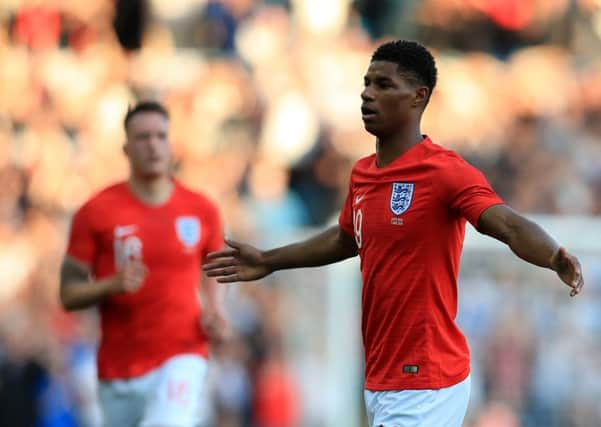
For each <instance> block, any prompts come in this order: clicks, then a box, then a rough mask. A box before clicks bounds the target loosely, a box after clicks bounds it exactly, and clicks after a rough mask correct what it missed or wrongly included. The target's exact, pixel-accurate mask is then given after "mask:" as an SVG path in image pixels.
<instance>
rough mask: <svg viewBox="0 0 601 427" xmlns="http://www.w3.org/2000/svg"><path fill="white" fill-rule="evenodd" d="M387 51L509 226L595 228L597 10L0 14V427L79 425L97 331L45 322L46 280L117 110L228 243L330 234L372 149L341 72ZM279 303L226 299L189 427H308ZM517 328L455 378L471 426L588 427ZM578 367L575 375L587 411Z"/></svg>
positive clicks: (112, 132)
mask: <svg viewBox="0 0 601 427" xmlns="http://www.w3.org/2000/svg"><path fill="white" fill-rule="evenodd" d="M391 37H406V38H416V39H418V40H420V41H421V42H423V43H424V44H426V45H427V46H428V47H430V48H431V49H432V51H433V53H434V54H435V56H436V59H437V63H438V69H439V76H440V77H439V84H438V86H437V88H436V89H435V92H434V95H433V97H432V100H431V102H430V105H429V106H428V109H427V112H426V114H425V116H424V121H423V129H422V131H424V132H425V133H427V134H428V135H429V136H430V137H431V138H432V139H433V140H434V141H435V142H438V143H440V144H442V145H445V146H447V147H450V148H453V149H455V150H457V151H459V152H460V153H461V154H462V155H464V156H465V157H466V158H467V159H468V160H469V161H470V162H472V163H473V164H475V165H476V166H477V167H479V168H481V169H482V170H483V171H484V173H485V174H486V175H487V177H488V178H489V180H490V181H491V183H492V185H493V187H494V188H495V189H496V190H497V191H498V192H499V193H500V195H501V196H502V197H503V198H504V199H505V200H507V201H508V202H509V203H510V204H511V205H512V206H513V207H515V208H516V209H518V210H520V211H523V212H529V213H547V214H557V215H565V214H583V215H599V214H601V1H599V0H465V1H457V0H423V1H417V0H379V1H375V0H355V1H350V0H329V1H320V0H152V1H147V2H146V1H143V0H131V1H116V0H87V1H85V2H81V1H77V0H44V1H42V0H3V1H2V2H1V3H0V188H2V190H1V191H0V278H1V286H0V425H2V426H4V425H6V426H11V427H13V426H14V427H19V426H34V425H35V426H49V427H50V426H52V427H54V426H56V427H58V426H82V427H84V426H86V427H87V426H90V427H95V426H98V425H99V419H100V415H99V413H98V409H97V406H96V404H95V384H94V381H93V378H94V369H95V365H94V363H95V362H94V357H95V355H94V346H95V343H96V341H97V335H98V329H97V318H96V315H95V313H94V312H89V313H83V314H81V315H76V316H73V315H67V314H65V313H64V312H63V311H62V310H61V309H60V307H59V306H58V302H57V286H58V284H57V278H58V267H59V264H60V260H61V257H62V254H63V251H64V246H65V239H66V235H67V230H68V225H69V220H70V215H71V214H72V213H73V211H74V209H76V208H77V207H78V206H79V205H80V204H81V203H82V202H83V201H84V200H85V199H86V198H88V197H89V196H90V195H91V194H93V193H94V192H95V191H97V190H98V189H100V188H102V187H103V186H105V185H107V184H110V183H112V182H114V181H117V180H120V179H123V178H125V177H126V173H127V164H126V161H125V157H124V156H123V154H122V152H121V147H122V144H123V141H124V135H123V129H122V118H123V116H124V114H125V112H126V110H127V107H128V105H130V104H132V103H133V102H135V100H137V99H146V98H152V99H160V100H162V101H163V102H164V103H165V104H166V105H167V107H168V109H169V111H170V114H171V129H172V134H171V139H172V143H173V147H174V152H175V160H176V162H175V164H174V173H175V174H176V176H177V177H178V178H179V179H180V180H181V181H183V182H184V183H185V184H187V185H188V186H190V187H191V188H193V189H197V190H202V191H204V192H206V193H208V194H209V195H210V196H211V197H212V198H214V199H215V200H216V201H217V202H218V203H219V205H220V207H221V209H222V213H223V216H224V220H225V224H226V227H227V234H228V235H233V236H236V237H238V238H240V239H244V240H249V241H251V242H254V243H255V244H258V245H260V246H269V245H271V244H272V243H273V242H275V241H276V240H277V238H278V236H281V235H283V234H285V233H290V232H293V231H295V230H297V229H300V228H307V227H321V226H323V225H324V224H326V223H327V222H329V221H332V220H335V219H336V217H337V212H338V209H339V207H340V205H341V203H342V201H343V200H344V197H345V195H346V194H345V193H346V189H347V179H348V176H349V173H350V168H351V166H352V164H353V162H354V161H355V160H356V159H357V158H358V157H359V156H361V155H365V154H368V153H370V152H371V151H372V150H373V148H374V141H373V138H372V137H371V136H370V135H368V134H367V133H366V132H365V131H364V130H363V126H362V122H361V118H360V110H359V105H360V98H359V93H360V91H361V86H362V75H363V73H364V71H365V69H366V67H367V65H368V62H369V57H370V55H371V52H372V51H373V50H374V48H375V47H376V46H377V45H378V44H379V43H381V42H382V41H384V40H388V39H390V38H391ZM497 268H499V267H498V266H497ZM493 269H494V268H493ZM497 273H498V274H496V275H490V277H487V278H485V279H484V278H482V281H486V283H491V286H490V287H483V288H482V289H488V290H489V291H490V293H491V295H492V293H494V292H497V290H495V289H502V288H508V287H509V288H510V287H512V286H513V287H516V286H518V284H520V280H519V278H515V277H513V278H510V279H511V280H510V279H508V278H507V277H505V278H504V279H507V280H502V279H503V278H499V277H498V276H499V275H502V272H497ZM478 277H479V276H478ZM497 279H498V280H497ZM495 280H497V281H496V282H495ZM495 284H496V285H498V286H496V287H495ZM534 287H535V289H538V288H539V287H537V285H536V284H535V285H534ZM278 289H279V288H278V287H277V286H253V285H248V286H242V287H239V288H236V290H235V291H234V293H233V297H232V298H231V304H232V306H233V307H234V309H232V310H231V312H232V321H233V323H234V326H235V327H236V330H237V332H238V338H237V339H235V340H234V341H233V342H232V343H230V344H229V345H227V346H225V347H223V348H216V349H215V361H216V362H215V370H214V372H213V374H212V376H211V384H212V385H211V389H210V393H211V396H210V397H209V398H207V401H208V402H211V403H210V406H211V408H212V411H210V412H211V413H212V415H211V417H212V418H211V419H210V420H208V421H207V423H208V425H214V426H228V427H229V426H232V427H233V426H256V427H288V426H290V427H292V426H301V425H302V426H311V425H320V424H319V420H316V421H315V423H316V424H311V423H308V422H307V421H306V417H305V416H304V414H303V409H302V408H303V401H302V397H303V396H302V393H301V391H300V387H299V378H296V376H295V372H294V370H292V369H291V368H290V364H289V363H287V359H288V354H287V352H289V350H288V347H287V346H286V345H285V341H286V325H287V324H289V322H291V319H290V314H289V313H286V310H284V309H283V308H282V307H284V306H285V304H283V303H282V296H281V293H282V292H283V291H281V290H278ZM468 289H469V290H470V292H471V291H472V290H477V288H476V287H472V288H470V287H466V289H465V290H464V291H467V290H468ZM482 289H481V290H480V292H481V293H482V292H484V290H482ZM585 294H586V293H585ZM503 295H504V296H505V297H504V298H503V299H502V300H503V302H506V301H507V300H506V299H505V298H508V299H509V300H511V299H512V298H514V297H513V295H512V294H511V293H510V292H509V291H507V290H506V289H505V293H504V294H503ZM537 295H538V294H537ZM489 296H490V295H489ZM582 298H591V301H593V302H599V295H597V294H595V293H592V292H591V294H590V295H583V297H582ZM482 301H488V302H490V303H491V304H475V305H474V307H472V308H474V310H476V309H478V310H481V311H483V313H480V314H481V315H483V316H487V319H489V320H490V318H491V316H493V314H491V313H493V310H492V308H490V307H489V305H495V301H497V300H496V299H495V298H493V297H490V298H489V299H486V298H484V299H483V300H482ZM512 301H513V300H512ZM516 301H517V299H516ZM541 304H542V302H541ZM510 305H511V306H512V307H513V306H516V307H518V306H519V303H518V302H515V301H514V302H513V303H512V304H510ZM545 307H547V309H549V310H551V309H553V308H554V307H555V305H552V304H551V305H547V306H545ZM489 308H490V311H489V312H487V310H489ZM476 311H477V310H476ZM541 311H544V310H543V309H541ZM508 313H509V312H508ZM517 313H518V314H516V315H515V316H513V315H509V314H507V313H506V314H507V316H506V319H505V321H503V322H501V321H500V320H499V323H498V324H496V323H494V322H492V323H489V325H491V326H490V328H489V329H487V330H486V331H483V330H482V331H481V332H482V334H483V335H481V336H480V337H476V338H474V339H471V340H470V342H471V344H472V347H473V352H477V351H479V349H480V345H479V344H475V343H474V341H477V342H478V343H479V342H485V341H489V340H487V339H484V338H489V339H490V341H491V346H492V347H490V348H489V349H488V350H487V351H488V352H485V351H484V350H482V353H483V354H486V355H490V358H488V359H487V360H486V362H483V363H481V364H480V363H479V362H478V363H476V368H475V369H480V370H481V371H482V374H483V377H482V378H484V379H483V381H486V384H485V386H482V387H481V390H482V393H480V395H479V399H477V402H476V403H475V404H474V405H475V406H474V408H475V409H474V410H473V412H472V413H473V414H476V415H474V416H473V417H472V418H471V421H470V422H471V423H472V424H470V426H473V427H514V426H516V427H518V426H524V427H530V426H542V425H544V426H549V427H555V426H557V427H559V426H561V427H571V426H573V427H578V426H583V427H584V426H586V427H588V426H593V425H601V414H600V413H599V409H598V407H592V406H590V405H589V406H587V404H588V403H587V402H583V400H581V399H580V396H572V395H565V396H562V398H561V399H560V398H559V397H558V396H557V395H554V393H550V390H549V387H551V386H553V387H554V386H555V385H557V386H560V385H561V384H562V383H561V382H560V381H559V380H556V383H557V384H555V383H553V384H548V383H547V382H545V381H547V380H549V378H555V376H558V372H556V371H555V370H554V369H550V368H549V367H555V366H559V369H564V371H562V372H563V374H564V376H561V378H567V379H569V378H571V377H570V375H569V374H570V368H572V369H573V363H574V362H573V361H572V360H569V359H568V360H565V361H564V362H565V365H563V364H562V363H561V362H562V361H563V360H562V359H561V357H560V356H559V355H558V354H556V352H555V349H557V348H560V349H564V350H565V354H571V353H570V350H571V349H566V348H567V347H569V346H570V345H572V344H573V342H574V341H573V340H569V339H568V340H565V341H561V340H558V339H557V338H553V337H551V341H549V342H547V341H544V340H543V339H542V338H541V337H543V338H545V337H548V336H549V334H548V333H547V334H545V330H536V329H535V328H534V327H524V325H526V326H528V325H532V324H534V322H535V321H538V320H540V319H538V318H535V317H534V316H536V315H537V313H536V312H534V311H531V310H527V309H526V310H517ZM468 314H469V313H468ZM472 314H474V313H472ZM475 314H478V313H475ZM513 314H515V313H513ZM538 314H540V313H538ZM547 314H549V313H547ZM541 315H542V314H541ZM523 316H532V317H531V318H529V320H528V319H526V320H524V319H523V318H522V317H523ZM468 326H469V325H468ZM560 326H561V325H560ZM566 327H567V326H566ZM595 327H596V326H595ZM546 331H547V332H548V330H546ZM598 332H599V330H598V329H594V327H593V326H591V325H587V326H586V327H585V329H584V332H583V331H582V330H581V331H580V333H584V335H585V337H586V339H587V340H591V337H592V336H593V334H595V333H598ZM566 334H567V335H568V338H569V337H570V334H568V333H567V332H566ZM471 336H474V335H471ZM563 336H564V335H562V337H563ZM491 337H494V339H492V338H491ZM587 342H588V341H587ZM590 345H591V349H592V348H596V347H595V345H596V344H594V343H593V342H590ZM495 346H496V347H495ZM597 347H598V345H597ZM491 349H492V350H491ZM510 349H513V353H512V352H511V351H510ZM589 350H590V349H583V351H589ZM589 354H590V353H589ZM545 357H546V358H548V359H549V360H548V361H547V362H548V363H547V365H545V363H544V360H543V361H541V359H544V358H545ZM552 358H556V359H557V360H555V361H552V360H550V359H552ZM523 361H526V362H527V363H526V362H524V363H522V362H523ZM535 361H537V363H535ZM552 362H553V363H552ZM597 365H598V362H591V366H590V367H587V369H590V370H591V372H594V373H595V375H592V376H589V377H588V378H585V379H587V380H588V381H589V382H593V383H592V385H591V387H592V390H594V391H595V392H596V393H597V397H599V396H601V390H599V384H600V381H601V380H599V375H600V372H601V366H597ZM504 369H505V370H504ZM582 369H585V368H582ZM512 378H513V379H514V380H513V382H512ZM507 382H511V384H505V383H507ZM595 387H596V389H595ZM499 390H500V391H499ZM528 393H534V394H528ZM532 395H535V396H537V397H538V398H537V399H534V400H532V399H530V398H531V397H532ZM541 396H542V397H541ZM597 402H598V400H597ZM597 406H598V405H597ZM549 408H552V410H551V409H549ZM568 412H569V413H572V414H577V416H576V415H575V416H574V417H571V418H570V417H566V416H565V413H568ZM587 417H588V418H587Z"/></svg>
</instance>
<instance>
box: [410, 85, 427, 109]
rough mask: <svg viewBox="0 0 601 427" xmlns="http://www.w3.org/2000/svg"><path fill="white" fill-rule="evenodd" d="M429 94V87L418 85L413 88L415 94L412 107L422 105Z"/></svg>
mask: <svg viewBox="0 0 601 427" xmlns="http://www.w3.org/2000/svg"><path fill="white" fill-rule="evenodd" d="M429 95H430V89H428V88H427V87H426V86H419V87H417V88H415V96H414V98H413V104H412V105H413V107H422V108H423V107H424V106H425V105H426V102H427V100H428V96H429Z"/></svg>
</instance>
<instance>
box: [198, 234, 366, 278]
mask: <svg viewBox="0 0 601 427" xmlns="http://www.w3.org/2000/svg"><path fill="white" fill-rule="evenodd" d="M226 243H227V244H228V245H229V246H230V248H228V249H224V250H223V251H219V252H214V253H211V254H209V256H208V258H209V260H212V262H210V263H208V264H205V265H204V266H203V269H204V270H205V271H206V272H207V275H208V276H210V277H217V278H218V279H217V281H218V282H221V283H229V282H238V281H248V280H257V279H260V278H262V277H265V276H267V275H268V274H270V273H272V272H274V271H276V270H284V269H289V268H301V267H317V266H320V265H326V264H331V263H334V262H338V261H342V260H343V259H346V258H350V257H353V256H355V255H357V245H356V243H355V239H354V238H353V236H351V235H349V234H348V233H346V232H345V231H344V230H342V229H341V228H340V226H338V225H335V226H333V227H331V228H329V229H327V230H325V231H324V232H322V233H319V234H318V235H316V236H314V237H312V238H310V239H308V240H305V241H303V242H299V243H293V244H291V245H287V246H283V247H280V248H277V249H272V250H268V251H260V250H259V249H257V248H254V247H253V246H250V245H247V244H243V243H238V242H234V241H230V240H226Z"/></svg>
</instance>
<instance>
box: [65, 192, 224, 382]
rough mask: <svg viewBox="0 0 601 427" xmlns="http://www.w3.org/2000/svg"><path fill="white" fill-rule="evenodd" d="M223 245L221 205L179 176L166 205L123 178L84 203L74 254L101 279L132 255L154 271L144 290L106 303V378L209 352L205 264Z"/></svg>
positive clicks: (102, 370) (101, 369)
mask: <svg viewBox="0 0 601 427" xmlns="http://www.w3.org/2000/svg"><path fill="white" fill-rule="evenodd" d="M222 247H223V235H222V226H221V220H220V218H219V214H218V211H217V209H216V207H215V206H214V205H213V203H211V202H210V201H209V200H208V199H207V198H205V197H204V196H202V195H200V194H198V193H194V192H192V191H190V190H187V189H186V188H184V187H183V186H181V185H180V184H179V183H178V182H176V181H174V189H173V193H172V194H171V196H170V198H169V200H168V201H167V202H165V203H164V204H162V205H160V206H151V205H147V204H144V203H143V202H142V201H140V200H139V199H138V198H136V197H135V196H134V194H133V193H132V192H131V190H130V188H129V185H128V184H127V183H119V184H116V185H113V186H111V187H109V188H107V189H105V190H103V191H102V192H100V193H99V194H97V195H96V196H94V197H93V198H92V199H90V200H89V201H88V202H87V203H85V204H84V205H83V207H81V209H80V210H79V211H78V212H77V213H76V214H75V216H74V218H73V223H72V227H71V235H70V239H69V245H68V249H67V254H68V255H69V256H70V257H72V258H75V259H76V260H79V261H81V262H83V263H85V264H87V265H88V266H89V267H90V270H91V271H92V273H93V275H94V277H95V278H96V279H102V278H106V277H108V276H112V275H114V274H115V273H116V271H117V270H118V269H119V266H120V265H121V264H122V263H123V262H124V261H125V260H126V259H132V258H134V259H139V260H140V261H142V262H143V263H144V264H145V265H146V267H147V268H148V270H149V271H148V275H147V276H146V279H145V280H144V283H143V284H142V286H141V287H140V289H139V290H138V291H136V292H134V293H131V294H120V295H115V296H112V297H110V298H107V299H106V300H105V301H103V303H102V304H101V305H100V314H101V327H102V338H101V342H100V349H99V352H98V376H99V377H100V378H101V379H104V380H108V379H116V378H131V377H135V376H139V375H142V374H144V373H146V372H148V371H149V370H151V369H153V368H155V367H157V366H158V365H160V364H161V363H162V362H163V361H165V360H166V359H168V358H170V357H171V356H174V355H176V354H181V353H196V354H200V355H203V356H205V357H206V355H207V353H208V343H207V337H206V335H205V333H204V331H203V329H202V327H201V323H200V314H201V313H200V310H201V309H200V304H199V297H198V287H199V284H200V278H201V263H202V260H203V259H204V258H205V256H206V254H207V253H209V252H211V251H215V250H219V249H221V248H222Z"/></svg>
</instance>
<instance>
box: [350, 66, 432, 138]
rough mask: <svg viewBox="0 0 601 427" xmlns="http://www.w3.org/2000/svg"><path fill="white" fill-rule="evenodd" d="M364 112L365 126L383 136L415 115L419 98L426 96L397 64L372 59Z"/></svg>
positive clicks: (363, 107) (364, 99) (364, 97)
mask: <svg viewBox="0 0 601 427" xmlns="http://www.w3.org/2000/svg"><path fill="white" fill-rule="evenodd" d="M363 84H364V88H363V92H361V100H362V101H363V102H362V104H361V115H362V118H363V124H364V126H365V129H366V130H367V131H368V132H369V133H371V134H373V135H375V136H377V137H384V136H387V135H390V134H392V133H394V132H396V131H398V129H399V127H402V126H403V125H404V124H405V123H407V122H408V121H410V120H411V119H412V116H413V113H414V112H416V107H417V106H418V104H417V102H418V101H419V99H420V97H423V93H422V92H423V88H421V89H419V88H418V87H417V86H416V85H415V84H412V83H411V82H410V81H409V80H408V79H407V78H406V77H403V75H402V74H401V73H400V72H399V70H398V66H397V64H395V63H394V62H388V61H373V62H372V63H370V64H369V68H368V69H367V73H366V74H365V76H364V78H363Z"/></svg>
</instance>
